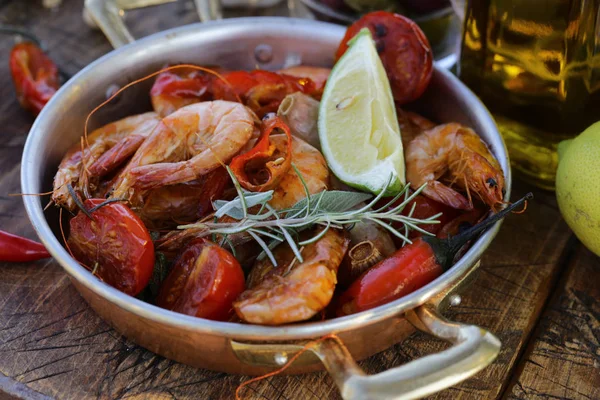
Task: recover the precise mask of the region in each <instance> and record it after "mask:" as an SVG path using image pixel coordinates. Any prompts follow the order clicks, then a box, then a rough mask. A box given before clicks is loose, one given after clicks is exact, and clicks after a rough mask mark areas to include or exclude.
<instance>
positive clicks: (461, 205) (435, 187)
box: [423, 181, 473, 210]
mask: <svg viewBox="0 0 600 400" xmlns="http://www.w3.org/2000/svg"><path fill="white" fill-rule="evenodd" d="M423 194H424V195H425V196H427V197H429V198H430V199H432V200H435V201H437V202H439V203H442V204H446V205H447V206H449V207H452V208H456V209H458V210H472V209H473V204H472V203H471V202H470V201H469V200H468V199H467V198H465V196H463V195H462V194H460V193H458V192H457V191H455V190H454V189H451V188H449V187H448V186H446V185H444V184H443V183H441V182H438V181H432V182H428V183H427V186H426V187H425V189H424V190H423Z"/></svg>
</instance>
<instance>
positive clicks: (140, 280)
mask: <svg viewBox="0 0 600 400" xmlns="http://www.w3.org/2000/svg"><path fill="white" fill-rule="evenodd" d="M104 201H106V200H105V199H88V200H86V201H85V203H84V206H85V207H86V208H87V209H91V208H93V207H95V206H97V205H99V204H101V203H102V202H104ZM91 215H92V217H93V218H94V219H93V220H92V219H90V218H89V217H88V216H87V215H85V214H84V213H83V212H79V214H77V216H76V217H75V218H73V219H71V232H70V235H69V239H68V240H67V242H68V245H69V249H70V250H71V251H72V252H73V255H74V256H75V258H76V259H77V260H78V261H79V262H81V263H83V264H84V265H85V266H87V267H88V268H90V269H92V270H93V269H95V270H96V275H97V276H98V277H99V278H100V279H102V280H103V281H104V282H106V283H108V284H109V285H111V286H113V287H115V288H117V289H119V290H120V291H122V292H124V293H127V294H129V295H132V296H135V295H137V294H138V293H140V292H141V291H142V290H143V289H144V287H145V286H146V285H147V284H148V282H149V281H150V277H151V276H152V270H153V268H154V244H153V243H152V239H151V238H150V233H149V232H148V230H147V229H146V227H145V226H144V224H143V223H142V221H141V220H140V219H139V218H138V217H137V216H136V215H135V214H134V213H133V211H131V209H130V208H129V207H127V206H126V205H124V204H121V203H111V204H107V205H105V206H103V207H101V208H100V209H98V210H96V211H94V212H93V213H92V214H91Z"/></svg>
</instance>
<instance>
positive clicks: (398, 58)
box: [335, 11, 433, 104]
mask: <svg viewBox="0 0 600 400" xmlns="http://www.w3.org/2000/svg"><path fill="white" fill-rule="evenodd" d="M362 28H368V29H369V30H370V31H371V34H372V35H373V40H375V44H376V46H377V51H378V52H379V57H380V58H381V61H382V62H383V66H384V68H385V70H386V72H387V75H388V78H389V80H390V85H391V87H392V93H393V95H394V100H396V101H397V102H398V103H399V104H405V103H409V102H411V101H413V100H416V99H417V98H419V97H420V96H421V95H422V94H423V92H424V91H425V89H426V88H427V85H429V81H430V80H431V73H432V71H433V52H432V50H431V46H430V45H429V41H428V40H427V38H426V37H425V34H424V33H423V31H422V30H421V28H419V26H418V25H417V24H415V23H414V22H413V21H411V20H410V19H408V18H406V17H403V16H402V15H398V14H393V13H390V12H386V11H377V12H372V13H369V14H365V15H364V16H363V17H362V18H361V19H359V20H358V21H356V22H355V23H354V24H352V25H351V26H350V27H349V28H348V30H347V31H346V35H345V36H344V39H342V42H341V43H340V46H339V47H338V49H337V52H336V53H335V58H336V60H339V58H340V57H341V56H342V55H343V54H344V53H345V52H346V50H347V49H348V41H349V40H350V39H352V38H353V37H354V36H355V35H356V34H357V33H358V32H359V31H360V30H361V29H362Z"/></svg>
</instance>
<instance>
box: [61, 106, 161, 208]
mask: <svg viewBox="0 0 600 400" xmlns="http://www.w3.org/2000/svg"><path fill="white" fill-rule="evenodd" d="M159 122H160V118H159V117H158V115H157V114H156V113H153V112H149V113H145V114H140V115H134V116H131V117H127V118H123V119H121V120H119V121H115V122H112V123H110V124H107V125H104V126H103V127H101V128H98V129H96V130H95V131H94V132H92V133H91V134H90V135H88V137H87V140H85V141H82V142H81V143H76V144H75V145H73V146H72V147H71V149H69V151H68V152H67V154H66V155H65V157H64V158H63V159H62V161H61V163H60V165H59V167H58V172H57V173H56V175H55V177H54V192H53V194H52V201H53V202H54V203H55V204H56V205H58V206H61V207H65V208H66V209H68V210H70V211H73V210H74V209H75V202H74V200H73V198H72V197H71V195H70V194H69V190H68V188H67V185H68V184H71V185H72V186H74V187H75V188H76V189H77V190H78V191H79V192H80V193H82V194H84V195H85V197H89V195H88V193H89V192H90V191H91V190H92V188H90V187H89V184H90V180H94V179H95V178H101V177H103V176H105V175H106V174H108V173H110V172H111V171H113V170H114V169H115V168H117V167H119V166H120V165H121V164H122V163H123V162H124V161H125V160H127V158H129V157H130V156H131V155H133V154H134V153H135V151H136V150H137V149H138V148H139V147H140V146H141V145H142V143H143V142H144V140H146V138H147V137H148V136H149V135H150V133H151V132H152V131H153V130H154V128H156V126H157V125H158V123H159Z"/></svg>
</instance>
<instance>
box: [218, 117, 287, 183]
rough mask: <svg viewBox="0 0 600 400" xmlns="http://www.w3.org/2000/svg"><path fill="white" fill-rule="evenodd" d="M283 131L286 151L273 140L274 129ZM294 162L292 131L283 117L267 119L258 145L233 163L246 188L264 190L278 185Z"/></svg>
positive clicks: (240, 180) (232, 166)
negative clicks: (272, 141) (273, 142)
mask: <svg viewBox="0 0 600 400" xmlns="http://www.w3.org/2000/svg"><path fill="white" fill-rule="evenodd" d="M278 130H282V131H283V132H284V133H285V135H286V136H287V144H286V149H285V153H282V152H281V151H280V150H279V149H277V147H276V146H275V145H274V144H272V143H271V141H270V140H269V139H270V136H271V134H272V133H273V132H277V131H278ZM291 165H292V133H291V132H290V128H289V127H288V126H287V124H286V123H285V122H283V120H282V119H281V118H279V117H274V118H271V119H269V120H267V121H265V122H263V126H262V132H261V134H260V137H259V138H258V142H256V145H255V146H254V147H253V148H252V149H251V150H250V151H248V152H247V153H244V154H240V155H238V156H236V157H234V158H233V160H231V163H230V164H229V166H230V168H231V170H232V171H233V173H234V174H235V177H236V178H237V180H238V181H239V182H240V185H242V187H243V188H244V189H247V190H250V191H253V192H264V191H267V190H271V189H274V188H275V187H277V185H278V184H279V182H280V181H281V179H282V178H283V176H284V175H285V173H286V172H287V171H288V170H289V169H290V167H291Z"/></svg>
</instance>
